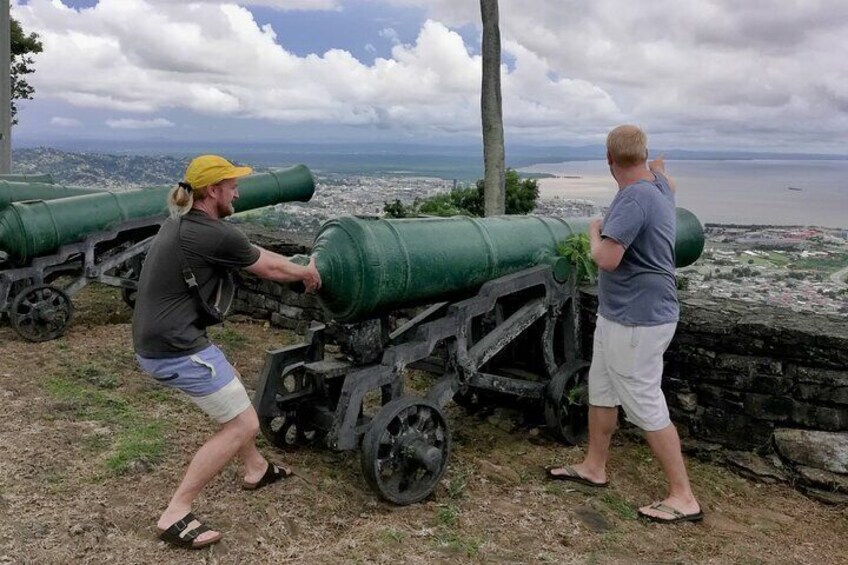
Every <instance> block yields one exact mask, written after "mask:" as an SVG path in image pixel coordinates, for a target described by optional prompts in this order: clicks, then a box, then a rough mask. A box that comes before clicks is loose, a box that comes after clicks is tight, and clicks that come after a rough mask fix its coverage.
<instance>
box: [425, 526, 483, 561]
mask: <svg viewBox="0 0 848 565" xmlns="http://www.w3.org/2000/svg"><path fill="white" fill-rule="evenodd" d="M433 539H434V541H435V542H436V544H437V545H439V546H440V547H444V548H447V549H449V550H450V551H452V552H456V553H464V554H465V555H466V556H467V557H469V558H474V557H477V554H478V553H480V546H481V545H483V540H481V539H480V538H476V537H469V536H463V535H460V534H459V533H457V532H448V533H439V534H436V535H435V536H434V538H433Z"/></svg>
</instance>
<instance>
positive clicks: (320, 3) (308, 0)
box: [150, 0, 342, 11]
mask: <svg viewBox="0 0 848 565" xmlns="http://www.w3.org/2000/svg"><path fill="white" fill-rule="evenodd" d="M150 2H151V3H152V4H157V3H158V4H169V5H174V4H214V5H216V6H217V5H220V4H222V2H221V1H220V0H150ZM233 3H237V4H240V5H242V6H260V7H264V8H274V9H277V10H285V11H290V10H311V11H316V10H319V11H323V10H339V9H341V4H342V2H341V0H239V1H238V2H233Z"/></svg>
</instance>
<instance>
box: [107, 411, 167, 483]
mask: <svg viewBox="0 0 848 565" xmlns="http://www.w3.org/2000/svg"><path fill="white" fill-rule="evenodd" d="M113 446H114V453H113V454H112V456H111V457H109V459H107V460H106V466H107V467H108V468H109V469H110V470H111V471H112V472H113V473H115V474H118V475H121V474H123V473H125V472H126V471H128V470H129V469H130V468H131V466H132V465H133V463H135V462H138V461H142V462H146V463H155V462H157V461H159V460H160V459H161V458H162V455H164V453H165V447H166V441H165V437H164V435H163V434H162V423H161V422H148V423H146V424H144V425H142V426H140V427H133V428H130V429H126V430H123V431H122V432H121V433H120V435H119V436H118V437H117V439H116V441H115V443H114V444H113Z"/></svg>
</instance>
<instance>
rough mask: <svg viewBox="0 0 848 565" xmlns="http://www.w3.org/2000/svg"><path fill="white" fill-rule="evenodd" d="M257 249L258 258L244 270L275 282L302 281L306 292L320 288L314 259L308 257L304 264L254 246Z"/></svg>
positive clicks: (319, 278) (319, 277) (319, 276)
mask: <svg viewBox="0 0 848 565" xmlns="http://www.w3.org/2000/svg"><path fill="white" fill-rule="evenodd" d="M256 248H257V249H259V259H257V260H256V262H255V263H254V264H252V265H250V266H249V267H245V270H247V271H248V272H251V273H253V274H254V275H256V276H257V277H260V278H263V279H268V280H272V281H277V282H283V283H287V282H297V281H302V282H303V285H304V286H305V287H306V291H307V292H314V291H316V290H318V289H319V288H321V275H320V274H319V273H318V269H317V268H316V267H315V259H310V260H309V264H308V265H306V266H303V265H298V264H296V263H292V262H291V261H290V260H288V259H286V258H285V257H283V256H282V255H280V254H278V253H274V252H273V251H268V250H267V249H263V248H261V247H259V246H258V245H257V246H256Z"/></svg>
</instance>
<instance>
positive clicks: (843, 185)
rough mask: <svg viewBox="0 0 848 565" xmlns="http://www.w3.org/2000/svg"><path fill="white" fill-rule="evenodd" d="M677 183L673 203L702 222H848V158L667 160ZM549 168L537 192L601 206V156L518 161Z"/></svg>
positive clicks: (611, 184)
mask: <svg viewBox="0 0 848 565" xmlns="http://www.w3.org/2000/svg"><path fill="white" fill-rule="evenodd" d="M666 170H667V171H668V173H669V175H671V176H672V177H674V179H675V181H676V183H677V205H678V206H680V207H683V208H687V209H689V210H690V211H691V212H693V213H694V214H695V215H696V216H698V218H699V219H700V220H701V221H702V222H704V223H722V224H774V225H808V226H824V227H831V228H848V160H846V161H840V160H832V161H825V160H822V161H810V160H792V161H782V160H781V161H778V160H739V161H736V160H733V161H666ZM520 172H527V173H531V172H532V173H548V174H554V175H557V177H558V178H544V179H540V180H539V188H540V196H541V198H543V199H547V198H554V197H557V196H559V197H561V198H581V199H588V200H593V201H595V202H597V203H598V204H600V205H602V206H606V205H608V204H609V203H610V202H611V201H612V198H613V196H615V192H616V189H617V185H616V184H615V181H614V180H613V179H612V176H610V174H609V168H608V167H607V163H606V161H569V162H564V163H543V164H537V165H532V166H529V167H523V168H521V169H520Z"/></svg>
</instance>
